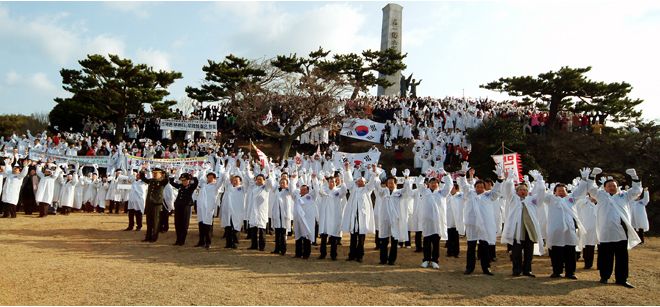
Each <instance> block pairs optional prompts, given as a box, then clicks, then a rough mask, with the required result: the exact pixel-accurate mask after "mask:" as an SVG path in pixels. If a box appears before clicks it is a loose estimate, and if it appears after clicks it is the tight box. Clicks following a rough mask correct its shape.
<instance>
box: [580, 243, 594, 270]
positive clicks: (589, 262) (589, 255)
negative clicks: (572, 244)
mask: <svg viewBox="0 0 660 307" xmlns="http://www.w3.org/2000/svg"><path fill="white" fill-rule="evenodd" d="M594 249H595V246H594V245H586V246H585V247H584V248H583V249H582V257H583V258H584V268H585V269H590V268H591V267H592V266H593V265H594Z"/></svg>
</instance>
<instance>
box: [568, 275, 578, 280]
mask: <svg viewBox="0 0 660 307" xmlns="http://www.w3.org/2000/svg"><path fill="white" fill-rule="evenodd" d="M566 278H568V279H578V277H577V276H575V275H571V276H566Z"/></svg>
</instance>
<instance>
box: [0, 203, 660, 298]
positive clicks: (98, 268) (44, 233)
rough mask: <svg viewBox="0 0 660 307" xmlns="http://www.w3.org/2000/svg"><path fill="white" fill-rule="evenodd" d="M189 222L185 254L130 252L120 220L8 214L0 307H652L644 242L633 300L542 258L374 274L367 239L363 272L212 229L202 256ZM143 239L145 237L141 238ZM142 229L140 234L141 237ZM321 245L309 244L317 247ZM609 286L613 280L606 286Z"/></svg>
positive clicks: (637, 252)
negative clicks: (523, 264) (520, 266)
mask: <svg viewBox="0 0 660 307" xmlns="http://www.w3.org/2000/svg"><path fill="white" fill-rule="evenodd" d="M195 221H196V219H195V217H193V219H192V220H191V222H192V223H191V227H190V232H189V234H188V239H187V242H186V245H185V246H184V247H179V246H172V245H171V244H172V243H173V242H174V241H175V233H174V227H173V222H174V221H173V217H170V227H171V229H170V231H169V232H167V233H166V234H161V236H160V238H159V239H158V242H156V243H142V242H140V241H141V240H142V239H143V237H144V234H145V232H144V230H142V231H140V232H136V231H131V232H124V231H122V229H124V228H125V227H126V225H127V216H126V214H123V213H122V214H117V215H115V214H112V215H108V214H99V213H74V214H71V215H70V216H62V215H57V216H49V217H47V218H45V219H39V218H36V217H35V216H25V215H23V214H22V213H19V215H18V218H16V219H0V259H2V269H0V270H1V271H0V272H1V273H0V274H1V275H0V276H2V278H0V305H658V304H659V303H660V298H658V294H659V293H660V287H659V281H660V267H659V266H658V264H660V260H659V257H658V256H659V255H660V253H658V250H659V247H660V240H659V239H657V238H649V239H647V241H646V243H645V244H644V245H640V246H639V247H636V248H634V249H633V250H632V251H631V253H630V267H631V269H630V274H631V276H630V279H629V281H630V282H631V283H632V284H634V285H635V286H637V288H636V289H626V288H624V287H621V286H616V285H613V284H607V285H603V284H600V283H598V280H599V276H598V271H596V270H595V269H591V270H583V269H581V268H582V266H583V263H582V262H581V261H580V262H578V272H577V275H578V277H579V278H580V279H579V280H576V281H574V280H568V279H565V278H561V279H550V278H549V277H548V276H549V275H550V274H551V269H550V259H549V258H548V256H547V255H546V256H544V257H535V259H534V264H533V269H534V270H533V271H534V273H535V274H536V275H537V278H528V277H516V278H514V277H511V263H510V262H509V261H508V258H509V257H508V254H507V253H506V248H505V247H504V246H499V245H498V249H497V257H498V261H497V262H495V263H493V271H494V272H495V276H486V275H483V274H481V273H480V270H479V269H478V268H477V270H476V271H475V273H473V274H472V275H470V276H464V275H463V274H462V272H463V270H464V269H465V257H464V255H465V249H466V245H465V241H464V239H461V258H459V259H455V258H446V257H444V256H443V254H444V251H445V250H444V249H441V258H440V267H441V269H440V270H433V269H431V268H426V269H423V268H420V267H419V265H420V264H421V262H422V261H421V260H422V255H421V254H420V253H414V252H413V251H412V250H410V249H399V257H398V260H397V262H396V265H395V266H388V265H385V266H382V265H378V264H377V262H378V252H377V251H375V250H374V249H373V248H374V242H373V235H369V236H367V242H366V255H365V257H364V262H363V263H357V262H355V261H352V262H346V261H344V259H345V258H346V256H347V254H348V236H346V235H345V236H344V239H343V240H342V241H343V243H344V245H343V246H340V247H339V258H340V259H339V260H338V261H330V260H329V257H328V259H326V260H317V259H316V257H317V256H318V254H319V251H318V247H313V248H312V257H310V259H308V260H302V259H293V258H292V257H291V254H292V253H293V249H294V244H293V242H294V241H293V239H289V241H288V242H289V244H288V248H289V255H288V256H286V257H283V256H278V255H271V254H269V253H268V252H269V251H271V250H273V249H274V243H273V236H267V246H266V251H265V252H258V251H248V250H246V248H247V247H248V244H247V242H246V241H245V240H244V238H245V235H244V234H241V235H240V238H239V240H241V244H240V247H239V249H237V250H231V249H224V248H222V247H223V246H224V242H223V240H222V239H221V238H220V236H221V231H220V230H219V229H218V228H219V227H216V229H214V237H213V240H214V241H213V242H214V245H213V248H212V249H210V250H206V249H204V248H194V247H193V245H195V244H196V242H197V240H198V231H197V226H196V224H195V223H194V222H195ZM145 228H146V226H145ZM143 229H144V228H143ZM319 242H320V240H319ZM611 281H612V282H613V278H612V279H611Z"/></svg>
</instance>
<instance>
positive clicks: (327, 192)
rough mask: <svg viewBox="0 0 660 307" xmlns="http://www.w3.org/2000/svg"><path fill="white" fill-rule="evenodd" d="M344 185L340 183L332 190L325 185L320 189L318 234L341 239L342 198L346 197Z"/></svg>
mask: <svg viewBox="0 0 660 307" xmlns="http://www.w3.org/2000/svg"><path fill="white" fill-rule="evenodd" d="M347 191H348V190H347V188H346V184H344V183H342V184H340V185H339V186H335V187H334V188H333V189H330V187H328V185H327V183H325V184H324V185H323V187H322V188H321V189H320V191H319V194H320V195H321V198H320V200H319V202H318V204H319V207H318V211H319V234H327V235H330V236H333V237H341V222H342V218H343V216H344V204H343V202H342V198H344V197H346V192H347Z"/></svg>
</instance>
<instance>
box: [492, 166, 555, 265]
mask: <svg viewBox="0 0 660 307" xmlns="http://www.w3.org/2000/svg"><path fill="white" fill-rule="evenodd" d="M530 175H531V176H532V177H533V178H534V180H535V188H534V190H533V191H532V193H531V195H530V193H529V189H528V187H527V185H526V184H524V183H521V184H519V185H518V186H515V184H514V181H513V176H511V174H509V173H507V175H506V177H507V180H506V181H505V182H504V184H503V186H502V194H503V195H504V201H505V207H506V208H507V210H506V214H507V215H506V216H505V218H504V220H505V222H504V230H503V231H502V243H503V244H512V245H513V247H512V252H511V260H512V262H513V276H519V275H520V274H523V275H525V276H529V277H536V276H535V275H534V274H533V273H532V257H533V255H534V254H536V255H542V254H544V253H545V250H544V249H543V239H542V238H541V237H540V234H541V228H540V226H539V222H538V219H537V218H536V212H537V210H536V206H537V205H538V204H539V203H540V202H541V201H542V200H543V199H544V195H543V193H545V182H544V181H543V178H542V177H541V176H540V173H539V172H538V171H535V170H533V171H530ZM523 254H524V259H523Z"/></svg>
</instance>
